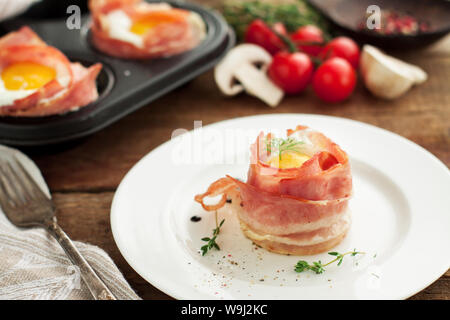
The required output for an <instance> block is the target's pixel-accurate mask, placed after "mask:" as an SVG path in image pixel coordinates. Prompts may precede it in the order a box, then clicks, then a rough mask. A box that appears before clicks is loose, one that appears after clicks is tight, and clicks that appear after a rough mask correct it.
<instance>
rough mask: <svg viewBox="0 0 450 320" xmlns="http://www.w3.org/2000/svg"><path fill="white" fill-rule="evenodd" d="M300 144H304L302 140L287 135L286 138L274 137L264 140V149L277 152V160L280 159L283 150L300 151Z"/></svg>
mask: <svg viewBox="0 0 450 320" xmlns="http://www.w3.org/2000/svg"><path fill="white" fill-rule="evenodd" d="M302 144H304V142H303V141H299V140H297V139H294V138H292V137H288V138H286V139H283V138H274V139H270V140H268V141H267V142H266V150H267V153H269V154H270V153H275V152H277V153H278V157H279V160H280V161H281V157H282V155H283V153H284V152H288V151H291V152H301V151H300V145H302Z"/></svg>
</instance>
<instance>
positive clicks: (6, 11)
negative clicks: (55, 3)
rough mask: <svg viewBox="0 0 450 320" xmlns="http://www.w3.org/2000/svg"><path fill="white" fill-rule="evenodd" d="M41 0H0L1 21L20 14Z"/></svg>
mask: <svg viewBox="0 0 450 320" xmlns="http://www.w3.org/2000/svg"><path fill="white" fill-rule="evenodd" d="M37 1H40V0H0V21H2V20H5V19H8V18H11V17H13V16H16V15H19V14H21V13H23V12H25V10H27V9H28V7H29V6H31V5H32V4H33V3H34V2H37Z"/></svg>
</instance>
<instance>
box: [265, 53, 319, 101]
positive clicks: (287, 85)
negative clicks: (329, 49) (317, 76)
mask: <svg viewBox="0 0 450 320" xmlns="http://www.w3.org/2000/svg"><path fill="white" fill-rule="evenodd" d="M313 71H314V65H313V63H312V62H311V59H310V58H309V57H308V56H307V55H306V54H304V53H302V52H294V53H289V52H279V53H277V54H276V55H275V56H274V57H273V60H272V63H271V64H270V66H269V70H268V73H269V77H270V78H271V79H272V81H273V82H274V83H275V84H276V85H277V86H279V87H280V88H281V89H283V91H284V92H286V93H290V94H294V93H299V92H301V91H302V90H303V89H305V88H306V86H307V85H308V84H309V83H310V82H311V78H312V75H313Z"/></svg>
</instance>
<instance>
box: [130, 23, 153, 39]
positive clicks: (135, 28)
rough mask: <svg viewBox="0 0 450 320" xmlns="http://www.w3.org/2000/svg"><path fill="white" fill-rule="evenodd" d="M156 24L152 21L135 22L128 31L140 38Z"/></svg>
mask: <svg viewBox="0 0 450 320" xmlns="http://www.w3.org/2000/svg"><path fill="white" fill-rule="evenodd" d="M158 24H159V23H158V22H157V21H152V20H141V21H136V22H135V23H133V25H132V26H131V28H130V31H131V32H133V33H135V34H137V35H140V36H141V35H143V34H145V33H146V32H147V31H149V30H150V29H151V28H153V27H155V26H156V25H158Z"/></svg>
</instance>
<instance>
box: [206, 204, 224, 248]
mask: <svg viewBox="0 0 450 320" xmlns="http://www.w3.org/2000/svg"><path fill="white" fill-rule="evenodd" d="M215 214H216V228H215V229H213V235H212V238H209V237H205V238H202V241H205V242H207V243H206V244H205V245H204V246H202V247H201V250H202V256H204V255H205V254H206V253H208V251H209V250H211V249H213V248H215V249H217V250H220V247H219V245H218V244H217V243H216V239H217V236H218V235H219V233H220V228H221V227H222V225H223V223H224V222H225V219H223V220H222V221H220V223H218V221H217V211H216V213H215Z"/></svg>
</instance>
